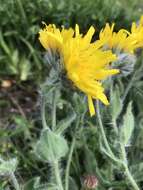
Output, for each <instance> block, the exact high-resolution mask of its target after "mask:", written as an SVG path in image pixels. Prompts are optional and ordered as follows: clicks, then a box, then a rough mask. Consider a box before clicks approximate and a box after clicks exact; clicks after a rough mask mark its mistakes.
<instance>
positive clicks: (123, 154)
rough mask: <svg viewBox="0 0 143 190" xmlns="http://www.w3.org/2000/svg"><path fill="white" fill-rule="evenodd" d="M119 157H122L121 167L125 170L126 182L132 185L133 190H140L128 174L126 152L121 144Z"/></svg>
mask: <svg viewBox="0 0 143 190" xmlns="http://www.w3.org/2000/svg"><path fill="white" fill-rule="evenodd" d="M121 156H122V159H123V160H124V162H123V167H124V169H125V174H126V177H127V179H128V181H129V182H130V184H131V185H132V187H133V189H134V190H140V189H139V187H138V185H137V183H136V181H135V180H134V178H133V176H132V174H131V173H130V170H129V168H128V162H127V156H126V151H125V147H124V145H123V144H121Z"/></svg>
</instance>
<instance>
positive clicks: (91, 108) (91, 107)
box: [88, 95, 95, 117]
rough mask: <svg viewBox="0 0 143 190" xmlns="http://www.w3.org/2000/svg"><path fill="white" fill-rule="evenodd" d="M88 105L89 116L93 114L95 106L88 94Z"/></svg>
mask: <svg viewBox="0 0 143 190" xmlns="http://www.w3.org/2000/svg"><path fill="white" fill-rule="evenodd" d="M88 107H89V112H90V116H91V117H92V116H93V115H95V108H94V104H93V100H92V97H91V96H90V95H88Z"/></svg>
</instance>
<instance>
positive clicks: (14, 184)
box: [10, 172, 20, 190]
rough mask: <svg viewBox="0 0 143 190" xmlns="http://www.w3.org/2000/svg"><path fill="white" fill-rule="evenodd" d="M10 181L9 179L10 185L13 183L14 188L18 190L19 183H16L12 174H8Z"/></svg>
mask: <svg viewBox="0 0 143 190" xmlns="http://www.w3.org/2000/svg"><path fill="white" fill-rule="evenodd" d="M10 179H11V181H12V183H13V186H14V188H15V189H16V190H20V186H19V183H18V181H17V179H16V177H15V175H14V173H13V172H12V173H10Z"/></svg>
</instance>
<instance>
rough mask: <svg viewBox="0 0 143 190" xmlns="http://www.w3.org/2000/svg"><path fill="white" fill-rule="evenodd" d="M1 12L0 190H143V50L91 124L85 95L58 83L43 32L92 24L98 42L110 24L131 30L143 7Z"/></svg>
mask: <svg viewBox="0 0 143 190" xmlns="http://www.w3.org/2000/svg"><path fill="white" fill-rule="evenodd" d="M0 5H1V7H0V25H1V27H0V190H9V189H10V190H11V189H14V188H15V189H16V190H20V189H23V190H56V189H57V190H59V189H60V190H62V188H64V190H78V189H82V190H83V189H96V190H104V189H108V190H111V189H113V190H127V189H129V190H130V189H133V190H135V188H136V189H137V187H136V185H135V184H134V182H135V183H136V184H137V185H138V186H139V188H140V189H141V187H142V184H143V162H142V157H143V154H142V149H143V109H142V101H143V82H142V72H143V62H142V60H143V54H142V50H138V51H137V52H136V58H135V57H134V56H130V57H126V55H125V57H124V59H122V60H124V62H125V63H124V64H119V67H120V69H122V71H124V72H123V73H122V74H120V75H118V77H113V78H112V79H111V81H109V80H110V79H109V80H108V81H106V83H105V84H104V86H106V87H108V88H107V89H108V90H107V94H108V96H109V98H110V106H108V107H105V106H103V105H101V104H100V103H99V102H98V101H97V102H96V116H94V117H92V118H91V117H90V115H89V113H88V110H87V103H86V98H85V96H84V95H83V94H82V93H81V92H79V91H78V90H77V89H75V88H74V87H72V88H73V89H72V90H71V89H70V88H71V84H70V83H69V81H66V80H63V81H62V83H60V85H59V83H58V84H57V78H58V77H59V76H58V75H57V74H56V73H55V72H54V71H53V70H50V68H49V65H48V61H47V57H46V54H44V49H43V48H42V47H41V45H40V43H39V41H38V32H39V29H40V28H41V26H42V21H44V22H46V23H55V24H56V25H57V26H61V25H64V26H65V27H66V28H69V27H70V26H72V27H74V26H75V24H76V23H78V24H79V26H80V28H81V30H82V31H83V33H85V32H86V31H87V30H88V28H89V26H90V25H93V26H95V28H96V34H97V35H98V34H99V31H100V30H101V28H102V27H103V26H105V23H106V22H110V23H112V22H115V23H116V25H115V29H116V30H118V29H120V28H121V27H124V28H127V29H128V28H130V26H131V23H132V21H138V20H139V18H140V16H141V14H142V12H143V7H142V0H135V1H132V0H126V1H125V0H116V1H114V0H102V1H101V0H90V1H88V0H76V1H74V0H32V1H28V0H9V1H3V0H0ZM96 37H97V36H95V38H96ZM50 82H51V83H50ZM63 82H64V84H63ZM111 83H112V85H110V84H111ZM61 86H62V87H61ZM49 129H51V130H49ZM55 174H59V175H56V177H55ZM97 181H98V185H95V182H96V183H97ZM61 183H62V185H61ZM56 184H59V186H58V187H57V185H56ZM91 184H92V185H93V186H91ZM94 185H95V186H94ZM62 186H63V187H62Z"/></svg>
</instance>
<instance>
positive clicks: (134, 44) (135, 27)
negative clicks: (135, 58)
mask: <svg viewBox="0 0 143 190" xmlns="http://www.w3.org/2000/svg"><path fill="white" fill-rule="evenodd" d="M113 29H114V24H112V26H111V27H110V25H109V24H108V23H107V24H106V26H105V28H104V29H103V30H101V32H100V35H99V37H100V40H99V41H100V43H101V44H102V45H103V46H105V47H108V48H110V49H112V48H116V49H117V50H123V51H125V52H129V53H133V52H134V50H136V49H137V48H140V47H143V16H142V17H141V19H140V22H139V24H136V23H134V22H133V23H132V27H131V32H128V31H127V30H125V29H121V30H119V31H118V32H113Z"/></svg>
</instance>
